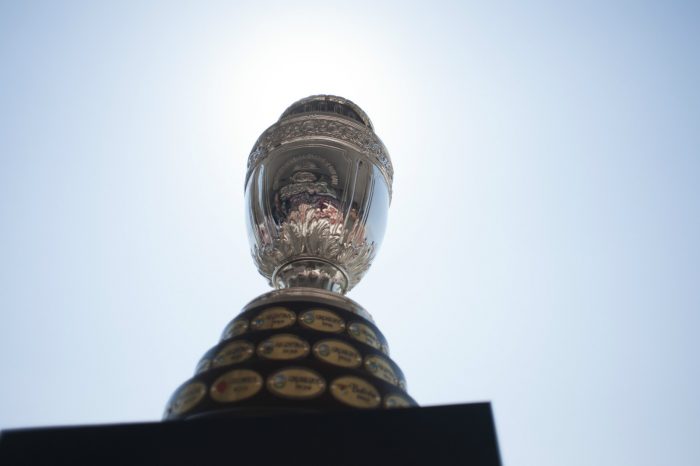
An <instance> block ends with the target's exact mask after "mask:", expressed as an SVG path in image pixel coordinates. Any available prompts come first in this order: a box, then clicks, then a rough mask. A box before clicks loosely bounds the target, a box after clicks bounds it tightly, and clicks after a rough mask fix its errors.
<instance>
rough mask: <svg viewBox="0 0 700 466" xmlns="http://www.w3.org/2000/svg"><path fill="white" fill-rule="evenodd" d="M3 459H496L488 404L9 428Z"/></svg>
mask: <svg viewBox="0 0 700 466" xmlns="http://www.w3.org/2000/svg"><path fill="white" fill-rule="evenodd" d="M0 464H2V465H3V466H18V465H28V464H31V465H34V466H44V465H56V464H71V465H74V466H83V465H89V466H93V465H96V464H115V465H129V466H138V465H158V464H161V465H168V466H180V465H182V466H184V465H188V466H190V465H200V464H201V465H213V464H243V465H256V466H279V465H282V464H284V465H300V466H301V465H303V466H314V465H323V466H327V465H335V466H344V465H352V466H356V465H359V464H361V465H363V466H375V465H377V466H387V465H394V464H406V465H409V464H410V465H412V464H421V465H430V466H443V465H463V464H468V465H473V466H499V465H500V464H501V462H500V458H499V452H498V444H497V439H496V431H495V428H494V422H493V416H492V412H491V405H490V404H489V403H474V404H463V405H452V406H435V407H429V408H406V409H396V410H371V411H345V412H331V413H321V414H303V415H284V416H280V415H275V416H265V415H260V416H250V417H243V418H238V419H194V418H193V419H191V420H188V421H173V422H156V423H142V424H121V425H104V426H79V427H61V428H56V427H53V428H38V429H18V430H6V431H3V432H2V434H1V435H0Z"/></svg>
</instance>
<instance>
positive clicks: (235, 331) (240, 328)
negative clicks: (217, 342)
mask: <svg viewBox="0 0 700 466" xmlns="http://www.w3.org/2000/svg"><path fill="white" fill-rule="evenodd" d="M247 331H248V321H247V320H245V319H236V320H234V321H233V322H231V323H230V324H228V325H227V326H226V328H225V329H224V333H223V335H222V336H221V339H222V340H228V339H229V338H233V337H237V336H238V335H242V334H244V333H245V332H247Z"/></svg>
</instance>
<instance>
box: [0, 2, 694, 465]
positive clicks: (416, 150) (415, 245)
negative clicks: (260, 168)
mask: <svg viewBox="0 0 700 466" xmlns="http://www.w3.org/2000/svg"><path fill="white" fill-rule="evenodd" d="M699 13H700V9H699V8H698V6H697V3H693V2H670V1H667V2H657V3H651V2H643V1H629V2H610V1H606V2H591V1H586V2H583V1H582V2H555V1H551V2H419V3H411V2H406V1H403V2H381V3H380V2H365V3H362V2H328V1H325V2H310V1H303V0H299V1H296V2H265V1H255V2H235V1H229V2H203V1H197V2H195V1H192V2H142V1H134V2H125V1H119V2H87V1H86V2H82V3H81V2H60V3H59V2H3V3H2V4H0V157H1V158H0V222H1V223H0V373H1V374H2V383H0V428H10V427H19V426H35V425H54V424H72V423H109V422H124V421H143V420H157V419H159V418H160V415H161V413H162V409H163V407H164V404H165V402H166V400H167V398H168V397H169V396H170V394H171V393H172V391H173V390H174V389H175V388H176V387H177V386H178V385H179V384H180V383H181V382H183V381H184V380H185V379H186V378H188V377H189V376H190V375H191V373H192V371H193V369H194V366H195V364H196V362H197V360H198V359H199V357H200V356H201V355H202V354H203V353H204V352H205V351H206V350H207V349H208V348H210V347H211V346H213V345H214V344H215V342H216V341H217V338H218V336H219V334H220V332H221V330H222V329H223V327H224V325H225V324H226V323H227V322H228V321H229V320H230V319H231V318H232V317H233V316H234V315H236V314H237V312H238V311H239V309H240V308H241V307H242V306H243V305H245V304H246V303H247V302H248V301H250V300H251V299H253V298H254V297H256V296H257V295H259V294H261V293H263V292H265V291H266V290H267V289H268V288H267V285H266V283H265V281H264V279H263V278H262V277H260V276H259V275H258V274H257V272H256V270H255V267H254V265H253V262H252V260H251V259H250V255H249V252H248V244H247V236H246V233H245V227H244V211H243V181H244V170H245V161H246V158H247V155H248V152H249V150H250V148H251V147H252V145H253V143H254V141H255V139H256V138H257V136H258V135H259V134H260V133H261V132H262V131H263V130H264V129H265V128H266V127H267V126H269V125H270V124H272V123H274V122H275V121H276V119H277V118H278V117H279V114H280V113H281V112H282V111H283V110H284V109H285V108H286V107H287V105H289V104H290V103H292V102H293V101H295V100H297V99H299V98H301V97H305V96H307V95H310V94H317V93H333V94H338V95H342V96H345V97H348V98H350V99H352V100H354V101H355V102H356V103H358V104H359V105H360V106H361V107H362V108H363V109H364V110H366V111H367V113H368V114H369V116H370V118H372V120H373V122H374V124H375V127H376V130H377V132H378V134H379V135H380V137H381V138H382V139H383V140H384V142H385V144H386V145H387V147H388V148H389V151H390V152H391V154H392V158H393V161H394V166H395V170H396V175H395V183H394V199H393V204H392V206H391V211H390V217H389V224H388V229H387V235H386V237H385V240H384V244H383V246H382V250H381V251H380V253H379V255H378V257H377V260H376V262H375V264H374V266H373V268H372V269H371V270H370V272H369V273H368V274H367V276H366V277H365V279H364V280H363V282H362V283H361V284H360V285H359V286H358V287H357V288H356V289H355V290H353V291H352V292H351V293H350V295H349V296H350V297H351V298H353V299H354V300H356V301H358V302H359V303H360V304H362V305H363V306H364V307H366V308H367V309H368V310H369V311H370V312H371V313H372V314H373V315H374V317H375V320H376V321H377V323H378V324H379V326H380V328H381V329H382V330H383V331H384V333H385V334H386V336H387V338H388V339H389V343H390V345H391V347H392V356H393V358H394V359H395V360H396V361H397V362H398V363H399V365H400V366H401V367H402V369H403V370H404V372H405V374H406V376H407V378H408V384H409V391H410V393H411V394H412V395H413V396H414V397H415V398H416V399H417V400H418V401H419V402H420V403H421V404H423V405H434V404H445V403H462V402H469V401H481V400H490V401H491V402H492V403H493V408H494V411H495V415H496V422H497V427H498V434H499V439H500V444H501V450H502V454H503V458H504V461H505V463H506V464H508V465H533V466H549V465H551V466H561V465H567V466H578V465H596V466H601V465H611V466H612V465H615V466H619V465H626V464H629V465H638V466H643V465H674V466H681V465H697V464H700V445H699V443H698V439H699V438H700V401H698V400H699V398H698V393H700V373H699V368H700V367H699V364H698V355H699V354H700V343H699V342H698V330H699V329H700V317H699V315H698V311H699V308H700V291H699V285H700V279H699V278H700V265H699V264H700V247H699V245H698V239H699V238H700V188H699V186H698V180H699V179H700V128H699V127H698V126H699V125H698V122H700V92H699V91H698V83H699V82H700V72H699V71H700V59H699V54H698V44H699V43H700V29H698V21H699V20H700V14H699Z"/></svg>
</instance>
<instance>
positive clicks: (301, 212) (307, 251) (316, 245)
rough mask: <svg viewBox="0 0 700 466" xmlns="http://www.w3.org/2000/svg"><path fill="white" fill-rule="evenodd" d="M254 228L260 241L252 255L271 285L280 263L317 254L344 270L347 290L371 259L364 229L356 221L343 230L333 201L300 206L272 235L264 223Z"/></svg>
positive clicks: (366, 267)
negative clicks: (347, 229) (319, 204)
mask: <svg viewBox="0 0 700 466" xmlns="http://www.w3.org/2000/svg"><path fill="white" fill-rule="evenodd" d="M257 229H258V237H259V238H261V239H262V241H261V244H260V245H258V244H255V245H253V251H252V252H253V258H254V259H255V263H256V265H257V266H258V270H259V271H260V273H261V274H262V275H263V276H265V277H267V279H268V280H270V284H272V281H271V278H272V275H273V274H274V273H275V270H276V268H277V267H278V266H279V264H282V263H288V262H290V261H293V260H295V259H298V258H306V257H318V258H322V259H324V260H327V261H328V262H330V263H331V264H334V265H336V266H339V267H341V268H342V269H343V272H345V274H346V275H347V277H348V291H349V290H350V289H351V288H352V287H354V286H355V285H356V284H357V283H358V282H359V281H360V279H362V277H363V276H364V274H365V273H366V272H367V270H368V269H369V267H370V265H371V263H372V260H373V259H374V254H375V245H374V243H368V242H366V241H365V240H364V238H365V234H364V231H363V230H364V228H363V227H362V226H361V224H360V223H356V224H355V227H354V228H353V229H352V230H351V231H349V232H348V231H346V230H345V227H344V216H343V213H342V212H341V211H340V210H338V209H337V208H336V207H335V205H333V204H332V203H327V204H325V205H322V206H320V207H319V206H311V205H309V204H302V205H300V206H299V207H298V209H296V210H294V211H293V212H291V213H290V214H289V216H288V217H287V218H286V219H285V221H284V222H283V223H282V225H280V226H279V229H278V233H277V234H276V235H275V236H274V237H273V236H272V235H271V234H270V232H268V231H267V230H266V227H265V225H264V224H261V225H257Z"/></svg>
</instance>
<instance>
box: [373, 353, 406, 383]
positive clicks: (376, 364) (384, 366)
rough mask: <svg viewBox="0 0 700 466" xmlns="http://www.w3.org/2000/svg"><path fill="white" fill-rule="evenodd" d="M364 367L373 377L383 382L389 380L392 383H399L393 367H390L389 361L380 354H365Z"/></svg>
mask: <svg viewBox="0 0 700 466" xmlns="http://www.w3.org/2000/svg"><path fill="white" fill-rule="evenodd" d="M365 369H367V370H368V371H369V372H370V373H371V374H372V375H374V376H375V377H378V378H380V379H382V380H384V381H385V382H389V383H390V384H392V385H397V384H398V383H399V379H398V377H396V373H395V372H394V368H393V367H391V364H389V361H387V360H386V359H384V358H383V357H381V356H375V355H372V356H367V357H366V358H365Z"/></svg>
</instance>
